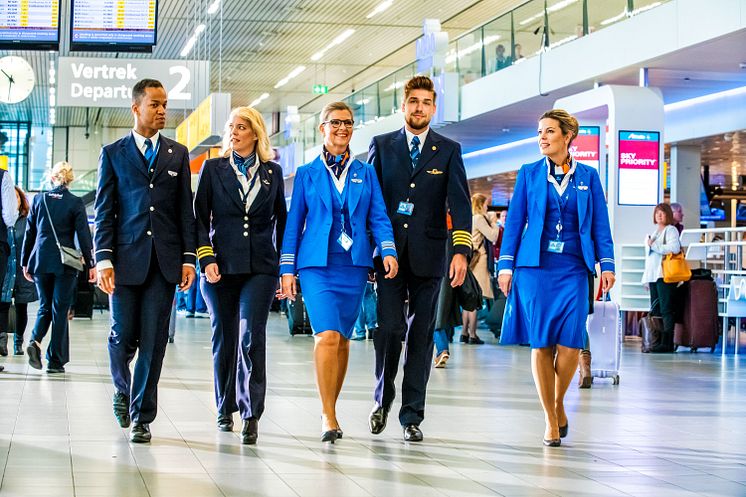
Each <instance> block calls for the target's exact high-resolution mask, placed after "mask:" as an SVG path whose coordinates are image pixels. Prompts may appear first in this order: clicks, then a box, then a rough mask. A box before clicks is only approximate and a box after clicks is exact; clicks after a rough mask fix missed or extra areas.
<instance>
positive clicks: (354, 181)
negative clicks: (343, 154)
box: [352, 178, 363, 183]
mask: <svg viewBox="0 0 746 497" xmlns="http://www.w3.org/2000/svg"><path fill="white" fill-rule="evenodd" d="M352 182H353V183H362V182H363V180H361V179H360V178H352Z"/></svg>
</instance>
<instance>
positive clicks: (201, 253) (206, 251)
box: [197, 246, 215, 258]
mask: <svg viewBox="0 0 746 497" xmlns="http://www.w3.org/2000/svg"><path fill="white" fill-rule="evenodd" d="M209 255H215V252H213V250H212V247H210V246H205V247H200V248H198V249H197V257H200V258H202V257H207V256H209Z"/></svg>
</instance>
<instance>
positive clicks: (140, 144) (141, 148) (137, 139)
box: [132, 129, 161, 152]
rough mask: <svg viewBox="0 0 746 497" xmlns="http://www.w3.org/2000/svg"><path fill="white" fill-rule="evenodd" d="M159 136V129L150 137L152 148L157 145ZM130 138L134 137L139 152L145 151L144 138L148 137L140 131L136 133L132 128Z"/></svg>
mask: <svg viewBox="0 0 746 497" xmlns="http://www.w3.org/2000/svg"><path fill="white" fill-rule="evenodd" d="M160 137H161V132H160V130H158V131H156V132H155V134H154V135H153V136H151V137H150V142H151V143H152V144H153V148H155V146H156V145H158V140H159V139H160ZM132 138H134V139H135V145H137V150H139V151H140V152H145V140H147V139H148V138H147V137H145V136H142V135H141V134H140V133H138V132H137V131H135V130H134V129H133V130H132Z"/></svg>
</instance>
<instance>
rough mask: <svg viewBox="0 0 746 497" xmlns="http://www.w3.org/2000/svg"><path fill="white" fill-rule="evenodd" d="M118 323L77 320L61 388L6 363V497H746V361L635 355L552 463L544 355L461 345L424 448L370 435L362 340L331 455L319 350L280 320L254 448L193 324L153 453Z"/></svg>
mask: <svg viewBox="0 0 746 497" xmlns="http://www.w3.org/2000/svg"><path fill="white" fill-rule="evenodd" d="M107 324H108V315H106V314H104V315H99V314H97V315H96V317H95V318H94V320H93V321H88V320H81V319H76V320H75V321H74V322H73V323H72V329H71V342H72V353H71V355H72V359H73V360H72V362H71V363H70V364H69V365H68V366H67V371H68V372H67V373H66V374H65V375H64V376H62V377H51V376H49V375H47V374H45V373H44V372H39V371H36V370H31V369H29V368H28V366H27V365H26V362H25V356H24V357H22V358H21V357H12V356H11V357H8V358H4V359H3V361H2V362H3V363H4V364H5V366H6V371H5V372H4V373H0V426H2V428H0V468H1V469H0V471H2V484H1V486H0V496H2V497H6V496H7V497H10V496H24V497H25V496H44V497H68V496H90V497H93V496H99V497H140V496H150V497H161V496H163V497H207V496H263V495H266V496H272V497H284V496H309V497H311V496H324V497H328V496H340V497H355V496H371V495H372V496H381V497H397V496H405V497H424V496H430V495H432V496H443V495H453V496H465V497H476V496H482V495H505V496H532V497H533V496H550V495H566V496H574V497H584V496H587V497H591V496H592V497H597V496H624V495H634V496H640V497H645V496H650V497H664V496H675V497H685V496H694V495H713V496H746V375H745V373H746V371H744V370H746V361H744V359H743V356H741V358H733V357H732V356H731V357H728V358H725V359H722V358H721V357H720V356H715V355H711V354H709V353H706V352H704V353H699V354H689V353H688V352H679V353H677V354H674V355H660V356H654V355H647V354H646V355H643V354H640V353H639V343H635V342H627V343H626V344H625V350H624V357H623V366H622V373H621V384H620V385H619V386H612V385H611V382H610V381H608V380H607V381H604V380H597V381H596V383H595V384H594V386H593V388H592V389H591V390H585V391H579V390H578V389H577V388H576V387H575V386H574V385H573V386H572V387H571V389H570V392H569V394H568V402H567V403H568V408H569V413H570V435H569V437H568V438H566V439H565V440H563V444H562V447H561V448H554V449H551V448H544V447H543V446H542V445H541V437H542V434H543V421H542V415H541V413H540V408H539V405H538V400H537V397H536V393H535V391H534V387H533V383H532V380H531V375H530V372H529V354H528V350H527V349H525V348H520V347H500V346H498V345H496V344H494V342H493V341H492V340H490V341H489V342H488V344H485V345H481V346H477V345H458V344H456V345H453V346H452V355H453V358H452V360H451V361H450V362H449V363H448V368H447V369H436V370H433V372H432V375H431V380H430V388H429V394H428V411H427V420H426V422H425V423H424V424H423V425H422V428H423V431H424V433H425V442H424V443H421V444H409V445H408V444H406V443H404V442H403V441H402V438H401V432H400V430H399V428H398V426H397V423H396V416H392V417H391V418H390V421H392V422H391V423H390V424H389V427H388V428H387V429H386V431H385V432H384V433H383V435H380V436H373V435H371V434H370V433H369V432H368V429H367V415H368V412H369V410H370V407H371V392H372V388H373V344H372V343H370V342H354V343H353V344H352V353H351V357H350V370H349V373H348V376H347V382H346V384H345V388H344V390H343V392H342V397H341V401H340V404H339V411H340V414H341V416H340V422H341V424H342V427H343V429H344V432H345V436H344V439H343V440H340V441H339V442H337V444H335V445H333V446H324V445H323V444H322V443H321V442H320V441H319V435H320V419H319V402H318V400H317V397H316V388H315V385H314V377H313V374H312V362H311V346H312V340H311V339H310V338H307V337H295V338H291V337H289V336H288V334H287V331H286V330H287V328H286V326H285V322H284V321H283V320H282V318H280V317H279V316H277V315H273V316H272V317H271V323H270V331H269V334H270V339H269V353H268V360H269V366H268V369H269V375H270V376H269V392H268V399H267V411H266V413H265V416H264V417H263V418H262V420H261V423H260V438H259V444H258V445H257V446H255V447H254V448H249V447H246V446H242V445H241V444H240V443H239V438H238V434H237V433H219V432H218V431H217V430H216V429H215V423H214V421H215V406H214V401H213V393H212V366H211V353H210V333H209V323H208V320H205V319H185V318H182V317H180V318H179V322H178V332H177V333H178V334H177V337H176V343H175V344H172V345H169V348H168V351H167V356H166V361H165V367H164V371H163V377H162V379H161V383H160V397H159V409H160V412H159V415H158V418H157V420H156V422H155V423H153V425H152V430H153V442H152V444H150V445H132V444H130V443H129V442H128V441H127V432H126V431H125V430H122V429H120V428H119V427H118V426H117V424H116V422H115V421H114V417H113V415H112V414H111V406H110V399H111V394H112V386H111V382H110V379H109V372H108V361H107V355H106V345H105V344H106V334H107ZM481 334H482V336H483V338H487V335H488V332H486V331H484V332H482V333H481ZM236 421H237V426H240V425H238V422H239V420H238V419H236Z"/></svg>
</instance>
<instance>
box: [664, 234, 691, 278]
mask: <svg viewBox="0 0 746 497" xmlns="http://www.w3.org/2000/svg"><path fill="white" fill-rule="evenodd" d="M663 243H664V244H665V243H666V234H665V233H663ZM662 264H663V281H664V282H665V283H679V282H681V281H689V280H690V279H691V278H692V270H691V269H689V264H687V263H686V259H684V252H683V251H682V250H679V253H678V254H666V256H665V257H664V258H663V262H662Z"/></svg>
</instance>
